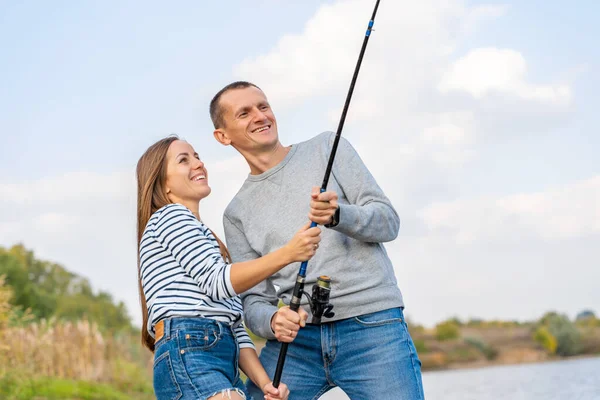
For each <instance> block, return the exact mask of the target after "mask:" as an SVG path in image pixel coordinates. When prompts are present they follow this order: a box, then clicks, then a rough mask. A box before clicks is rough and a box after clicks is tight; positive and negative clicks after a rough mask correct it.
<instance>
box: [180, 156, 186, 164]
mask: <svg viewBox="0 0 600 400" xmlns="http://www.w3.org/2000/svg"><path fill="white" fill-rule="evenodd" d="M183 162H187V157H183V158H181V159H179V164H181V163H183Z"/></svg>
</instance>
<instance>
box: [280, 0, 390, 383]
mask: <svg viewBox="0 0 600 400" xmlns="http://www.w3.org/2000/svg"><path fill="white" fill-rule="evenodd" d="M379 1H380V0H377V2H376V3H375V9H374V10H373V15H372V16H371V19H370V20H369V25H368V27H367V32H366V33H365V39H364V41H363V44H362V47H361V49H360V54H359V56H358V61H357V63H356V67H355V68H354V75H353V76H352V81H351V83H350V89H349V90H348V95H347V96H346V102H345V103H344V109H343V110H342V116H341V117H340V122H339V124H338V128H337V131H336V133H335V140H334V141H333V146H332V147H331V154H330V155H329V162H328V163H327V169H326V170H325V177H324V178H323V183H322V184H321V193H323V192H325V191H326V190H327V184H328V183H329V176H330V175H331V169H332V167H333V160H334V159H335V153H336V151H337V148H338V144H339V142H340V138H341V136H342V129H343V128H344V122H345V121H346V114H347V113H348V108H349V107H350V100H351V99H352V93H353V92H354V86H355V85H356V79H357V78H358V71H359V70H360V65H361V63H362V59H363V56H364V55H365V50H366V48H367V43H368V42H369V37H370V36H371V31H372V30H373V24H374V22H375V14H377V8H379ZM315 226H317V223H316V222H312V223H311V224H310V227H311V228H314V227H315ZM307 265H308V261H303V262H302V264H300V271H299V272H298V275H297V277H296V285H295V286H294V293H293V295H292V300H291V301H290V309H291V310H293V311H298V309H299V308H300V300H301V298H302V295H306V293H305V292H304V283H305V281H306V267H307ZM316 286H317V288H316V289H315V288H313V294H314V295H315V294H316V295H318V297H320V302H319V301H318V300H317V303H320V304H319V306H317V307H316V309H317V310H318V311H319V312H320V313H321V314H322V313H323V309H324V310H325V312H326V314H325V316H328V315H331V316H333V313H331V308H330V307H327V303H328V301H329V291H330V279H329V277H325V276H322V277H319V280H318V282H317V285H316ZM323 301H324V302H325V307H323V306H322V303H323ZM311 308H313V307H311ZM313 309H315V308H313ZM327 313H329V314H327ZM316 317H317V318H316V319H313V322H317V323H320V320H321V315H317V316H316ZM288 346H289V343H282V344H281V350H280V351H279V359H278V360H277V369H276V370H275V376H274V378H273V386H275V387H279V383H280V382H281V374H282V373H283V365H284V363H285V356H286V354H287V350H288Z"/></svg>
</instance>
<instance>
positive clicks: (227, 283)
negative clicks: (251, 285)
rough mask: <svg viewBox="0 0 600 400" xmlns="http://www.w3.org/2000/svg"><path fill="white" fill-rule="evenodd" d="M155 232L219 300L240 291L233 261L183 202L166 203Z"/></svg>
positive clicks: (192, 275) (192, 274)
mask: <svg viewBox="0 0 600 400" xmlns="http://www.w3.org/2000/svg"><path fill="white" fill-rule="evenodd" d="M153 235H154V237H155V238H156V240H157V241H158V242H159V243H160V244H161V246H162V247H163V248H165V249H166V250H167V251H169V252H170V253H171V254H172V255H173V257H174V258H175V259H176V260H177V262H178V263H179V264H180V265H181V266H182V267H183V269H184V270H185V272H186V273H187V274H188V275H190V276H191V277H192V279H193V280H194V281H195V282H196V283H197V284H198V287H199V288H200V290H201V291H202V292H204V293H206V294H207V295H209V296H210V297H211V298H213V299H215V300H223V299H228V298H231V297H234V296H236V295H237V293H235V291H234V290H233V286H232V284H231V278H230V276H231V265H229V264H227V263H226V262H225V261H224V260H223V257H222V256H221V253H220V252H219V250H218V249H217V248H215V246H214V245H213V243H212V241H211V240H210V238H209V237H208V236H206V234H205V233H204V232H203V230H202V229H201V225H200V223H199V221H198V220H197V219H196V218H195V217H194V215H193V214H192V213H191V211H190V210H188V209H187V208H186V207H184V206H182V205H180V204H173V205H170V206H167V207H165V209H164V210H163V212H162V213H161V215H160V216H159V217H158V219H157V221H156V223H155V225H154V229H153Z"/></svg>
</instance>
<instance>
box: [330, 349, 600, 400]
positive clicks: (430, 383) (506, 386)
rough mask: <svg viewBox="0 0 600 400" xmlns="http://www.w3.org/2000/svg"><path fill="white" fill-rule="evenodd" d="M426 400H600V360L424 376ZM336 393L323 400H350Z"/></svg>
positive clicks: (456, 371)
mask: <svg viewBox="0 0 600 400" xmlns="http://www.w3.org/2000/svg"><path fill="white" fill-rule="evenodd" d="M423 387H424V389H425V399H427V400H438V399H440V400H600V357H596V358H583V359H576V360H567V361H556V362H547V363H540V364H520V365H507V366H494V367H486V368H479V369H468V370H467V369H463V370H451V371H438V372H425V373H423ZM347 399H348V396H346V395H345V394H344V393H343V392H342V391H341V390H339V389H334V390H331V391H329V392H328V393H326V394H325V395H323V396H321V400H347Z"/></svg>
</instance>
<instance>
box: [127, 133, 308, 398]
mask: <svg viewBox="0 0 600 400" xmlns="http://www.w3.org/2000/svg"><path fill="white" fill-rule="evenodd" d="M137 180H138V211H137V214H138V215H137V230H138V253H139V270H138V271H139V285H140V298H141V302H142V315H143V322H144V324H143V327H142V342H143V344H144V345H145V346H146V347H148V348H149V349H150V350H151V351H153V352H154V390H155V393H156V396H157V398H158V399H159V400H162V399H169V400H171V399H181V400H186V399H194V400H196V399H209V400H213V399H217V398H218V399H222V398H229V399H237V400H239V399H246V396H247V395H246V394H245V392H244V386H243V383H242V381H241V379H240V377H239V372H238V365H239V368H240V369H241V370H242V371H243V372H244V373H245V374H246V375H247V376H248V378H249V379H251V380H252V381H253V382H254V383H255V384H256V385H257V386H258V387H260V388H262V389H263V392H264V393H265V398H266V399H285V398H287V396H288V394H289V390H288V389H287V386H286V385H285V384H281V385H280V386H279V388H275V387H273V385H272V383H271V380H270V379H269V377H268V376H267V374H266V372H265V370H264V369H263V367H262V365H261V364H260V361H259V360H258V356H257V354H256V351H255V349H254V345H253V343H252V341H251V340H250V338H249V336H248V334H247V333H246V331H245V329H244V326H243V324H242V306H241V302H240V298H239V296H238V293H242V292H244V291H246V290H247V289H249V288H251V287H252V286H254V285H256V284H258V283H259V282H261V281H262V280H264V279H266V278H268V277H269V276H270V275H272V274H273V273H275V272H277V271H278V270H280V269H281V268H283V267H285V266H286V265H288V264H290V263H292V262H299V261H304V260H308V259H310V258H311V257H312V256H313V255H314V253H315V250H316V248H317V247H318V243H319V241H320V236H319V234H320V229H319V228H309V225H308V224H307V225H306V226H305V227H303V228H302V229H301V230H300V231H298V233H296V235H295V236H294V237H293V238H292V239H291V240H290V241H289V242H288V243H287V244H286V245H285V246H283V247H282V248H281V249H279V250H277V251H274V252H272V253H270V254H267V255H265V256H263V257H261V258H259V259H256V260H252V261H246V262H241V263H234V264H228V262H230V257H229V253H228V251H227V248H226V247H225V245H224V244H223V242H221V241H220V240H219V238H217V237H216V235H215V234H214V233H212V232H211V231H210V229H209V228H208V227H207V226H206V225H204V224H203V223H202V220H201V218H200V211H199V203H200V200H202V199H203V198H205V197H206V196H208V195H209V194H210V191H211V189H210V187H209V185H208V175H207V171H206V168H205V167H204V163H203V162H202V161H200V158H199V157H198V154H197V153H196V152H195V151H194V149H193V148H192V146H190V145H189V144H188V143H187V142H185V141H182V140H179V139H178V138H177V137H168V138H166V139H163V140H160V141H158V142H157V143H155V144H154V145H152V146H151V147H150V148H148V150H147V151H146V152H145V153H144V155H143V156H142V157H141V158H140V160H139V162H138V165H137ZM294 333H295V332H290V335H293V334H294Z"/></svg>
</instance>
